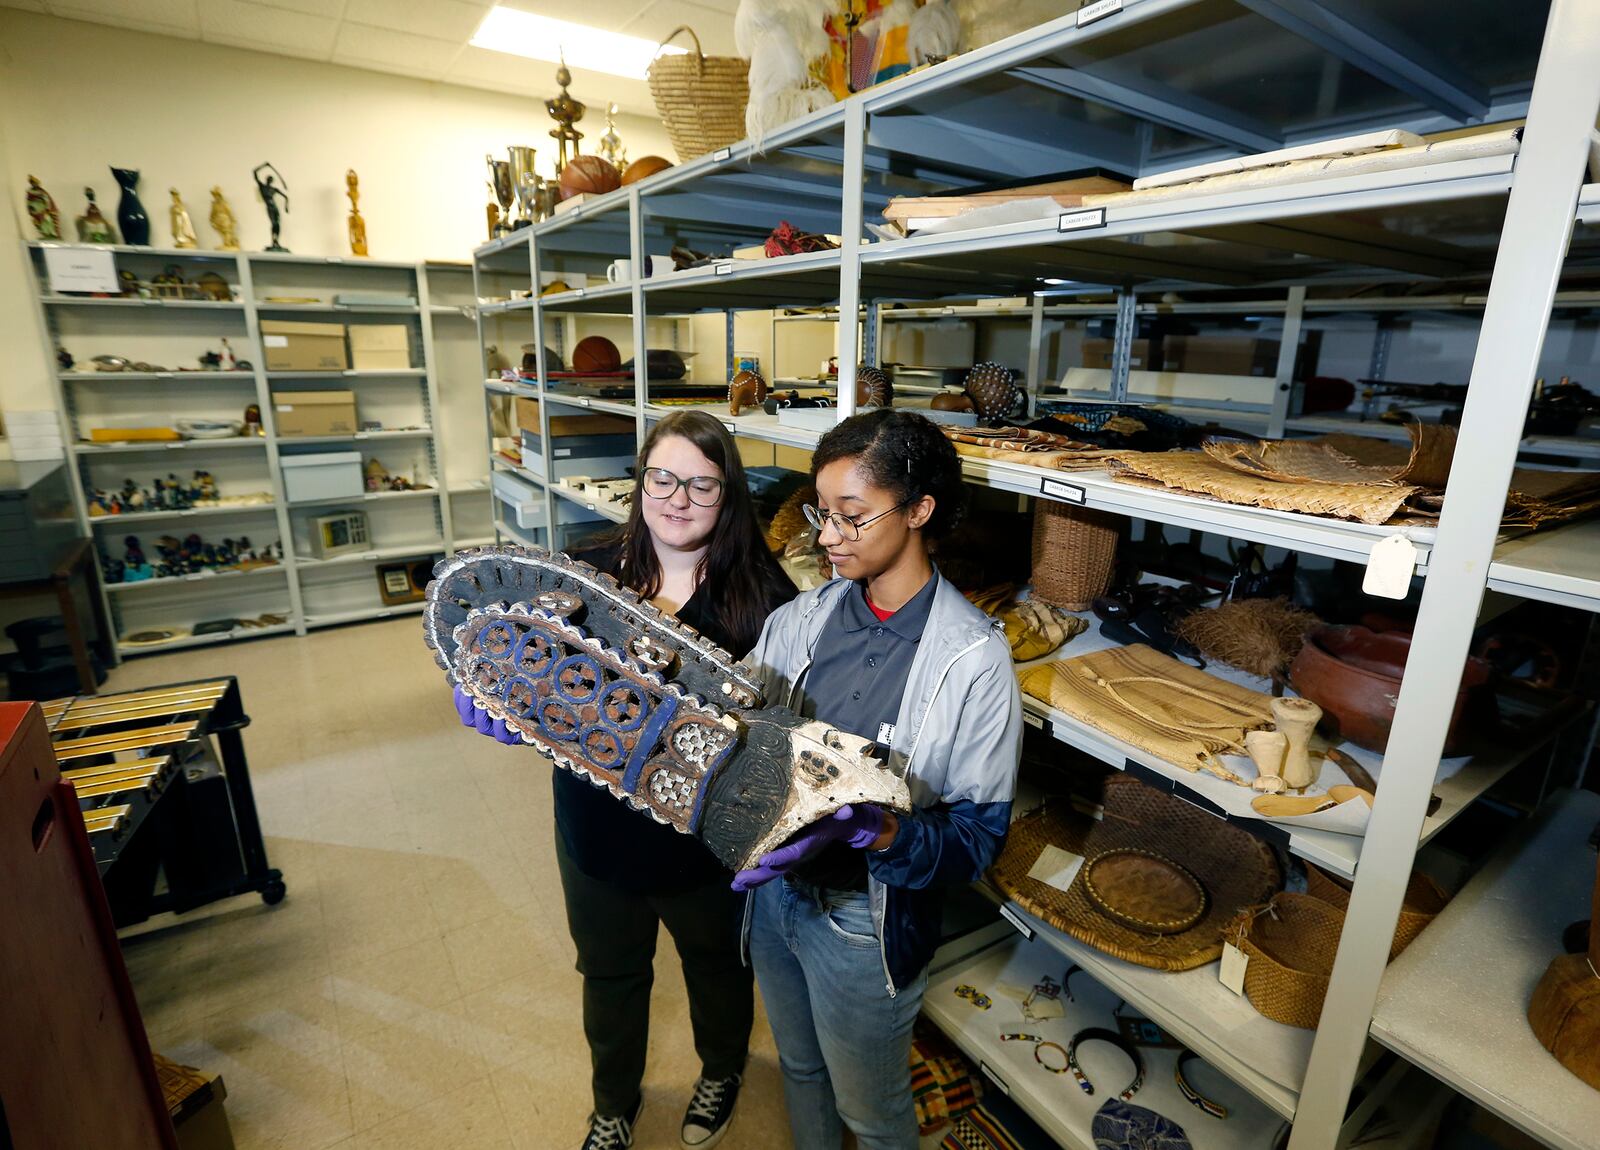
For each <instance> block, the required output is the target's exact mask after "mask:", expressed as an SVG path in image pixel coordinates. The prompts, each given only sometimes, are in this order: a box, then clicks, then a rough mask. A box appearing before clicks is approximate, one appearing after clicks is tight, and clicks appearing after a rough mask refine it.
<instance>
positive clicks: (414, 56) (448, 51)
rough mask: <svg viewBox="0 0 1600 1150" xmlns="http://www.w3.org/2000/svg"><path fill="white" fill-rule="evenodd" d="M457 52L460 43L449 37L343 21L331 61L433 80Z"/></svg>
mask: <svg viewBox="0 0 1600 1150" xmlns="http://www.w3.org/2000/svg"><path fill="white" fill-rule="evenodd" d="M459 51H461V45H460V43H458V42H456V41H452V40H436V39H434V38H433V37H431V36H413V35H411V34H409V33H407V32H395V31H392V30H390V29H388V28H374V27H372V26H370V25H367V24H350V23H346V24H343V25H341V26H340V28H339V35H338V38H337V39H336V40H335V41H334V45H333V60H334V63H336V64H357V65H363V66H365V65H380V66H382V67H384V69H385V70H394V71H398V72H400V73H401V74H402V75H406V76H422V77H424V78H427V79H437V78H438V77H439V76H440V75H441V74H443V72H444V70H445V69H446V68H448V67H449V66H450V62H451V61H452V60H454V59H455V57H456V53H457V52H459Z"/></svg>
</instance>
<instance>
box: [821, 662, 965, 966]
mask: <svg viewBox="0 0 1600 1150" xmlns="http://www.w3.org/2000/svg"><path fill="white" fill-rule="evenodd" d="M988 639H989V636H988V635H983V636H981V637H980V638H978V639H976V640H974V641H973V642H971V643H968V644H967V645H966V646H965V647H963V648H961V650H959V651H957V652H956V653H955V654H954V655H952V656H950V661H949V662H948V663H946V664H945V665H944V670H942V671H940V672H939V677H938V678H937V679H935V680H934V683H933V693H932V694H930V695H929V696H928V705H927V707H926V708H925V709H924V710H923V716H924V718H923V721H922V722H921V723H919V724H917V737H916V738H915V739H913V740H912V743H911V750H910V752H909V753H908V754H907V755H906V779H907V780H908V781H909V780H910V778H911V768H912V766H913V765H914V764H915V762H916V758H917V747H919V746H920V745H921V744H922V729H923V728H924V727H926V726H927V725H928V722H927V718H926V716H927V714H928V712H930V711H932V710H933V704H934V700H936V699H937V698H938V697H939V692H940V690H941V689H943V687H944V681H945V679H946V678H947V677H948V676H949V674H950V668H951V667H954V666H955V665H956V663H958V662H959V661H960V660H961V657H962V656H963V655H965V654H966V653H967V652H968V651H975V650H977V649H978V648H979V647H981V646H983V645H984V643H986V642H987V641H988ZM808 666H809V664H808ZM874 887H876V888H877V890H878V897H877V898H873V897H872V893H873V888H874ZM867 892H868V893H867V903H868V906H869V907H870V909H871V910H872V918H873V921H874V923H875V924H876V925H877V927H878V958H879V960H880V961H881V962H882V963H883V985H884V989H886V990H887V991H888V992H889V997H890V998H896V997H898V996H899V991H897V990H896V989H895V985H894V975H892V974H890V973H889V948H888V946H887V945H886V944H885V943H884V941H883V935H884V920H885V919H886V918H887V917H888V914H889V906H888V897H887V896H886V895H885V894H884V893H883V884H882V883H880V882H879V881H878V880H877V879H875V878H873V877H872V875H871V874H868V875H867Z"/></svg>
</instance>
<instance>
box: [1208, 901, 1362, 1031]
mask: <svg viewBox="0 0 1600 1150" xmlns="http://www.w3.org/2000/svg"><path fill="white" fill-rule="evenodd" d="M1342 929H1344V914H1343V912H1341V911H1339V910H1337V909H1336V908H1334V907H1332V906H1329V905H1328V904H1327V903H1325V902H1323V901H1322V900H1321V899H1320V898H1313V897H1312V896H1311V895H1308V894H1290V893H1288V892H1283V893H1281V894H1278V895H1275V896H1273V898H1272V900H1271V901H1270V902H1268V903H1267V904H1266V905H1264V906H1258V907H1254V908H1252V909H1250V910H1247V911H1245V912H1244V913H1243V914H1241V915H1239V917H1238V918H1236V919H1234V920H1233V922H1232V923H1230V924H1229V926H1228V940H1229V941H1230V942H1232V943H1233V944H1234V945H1235V946H1237V947H1238V948H1239V949H1240V950H1242V951H1244V953H1245V957H1247V958H1248V959H1249V960H1250V964H1249V966H1247V967H1246V968H1245V973H1244V992H1245V993H1246V994H1247V995H1249V996H1250V1005H1251V1006H1253V1007H1255V1008H1256V1010H1257V1011H1258V1012H1259V1013H1260V1014H1261V1015H1262V1016H1264V1017H1266V1018H1270V1019H1272V1021H1274V1022H1281V1023H1283V1024H1285V1025H1286V1026H1300V1027H1304V1028H1305V1029H1307V1030H1315V1029H1316V1028H1317V1019H1318V1018H1320V1017H1321V1016H1322V1000H1323V999H1324V998H1325V997H1327V994H1328V979H1329V977H1330V976H1332V974H1333V956H1334V954H1335V953H1336V952H1337V951H1338V949H1339V932H1340V931H1341V930H1342Z"/></svg>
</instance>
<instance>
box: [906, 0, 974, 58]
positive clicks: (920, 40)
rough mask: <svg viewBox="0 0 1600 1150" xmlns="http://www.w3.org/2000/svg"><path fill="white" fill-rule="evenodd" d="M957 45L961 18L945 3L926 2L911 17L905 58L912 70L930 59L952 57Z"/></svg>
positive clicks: (938, 0)
mask: <svg viewBox="0 0 1600 1150" xmlns="http://www.w3.org/2000/svg"><path fill="white" fill-rule="evenodd" d="M908 2H909V0H908ZM898 3H899V0H896V4H898ZM960 42H961V17H960V16H958V15H957V14H956V10H955V9H954V8H952V7H951V6H950V3H949V0H927V2H926V3H925V4H923V6H922V7H921V8H918V9H917V11H916V12H915V14H913V15H912V17H911V27H910V28H909V29H908V30H907V31H906V54H907V56H908V57H909V58H910V60H911V66H912V67H913V68H915V67H917V66H919V65H921V64H926V63H927V62H928V61H929V60H930V59H933V58H934V57H938V56H953V55H955V52H956V48H957V46H958V45H959V44H960Z"/></svg>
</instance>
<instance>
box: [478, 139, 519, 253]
mask: <svg viewBox="0 0 1600 1150" xmlns="http://www.w3.org/2000/svg"><path fill="white" fill-rule="evenodd" d="M483 159H484V162H485V163H486V164H488V165H489V190H490V191H491V192H492V193H494V198H495V199H497V200H499V201H500V213H499V215H498V216H496V215H495V211H494V205H493V204H490V205H489V219H490V228H489V238H490V239H496V240H497V239H499V238H500V237H501V236H507V235H510V234H511V223H510V220H511V199H512V195H513V188H512V184H511V161H509V160H497V159H495V158H494V157H493V156H492V155H488V156H484V157H483Z"/></svg>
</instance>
